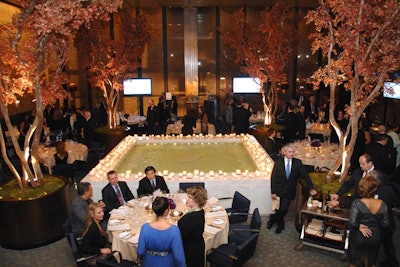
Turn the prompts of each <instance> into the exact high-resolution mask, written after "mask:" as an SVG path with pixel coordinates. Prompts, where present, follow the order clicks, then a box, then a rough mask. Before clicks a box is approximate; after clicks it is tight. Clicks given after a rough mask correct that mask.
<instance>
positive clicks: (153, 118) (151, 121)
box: [146, 99, 159, 135]
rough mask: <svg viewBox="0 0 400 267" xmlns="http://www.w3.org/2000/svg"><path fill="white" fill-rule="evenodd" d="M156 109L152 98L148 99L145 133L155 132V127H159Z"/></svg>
mask: <svg viewBox="0 0 400 267" xmlns="http://www.w3.org/2000/svg"><path fill="white" fill-rule="evenodd" d="M158 114H159V113H158V110H157V107H156V106H155V105H154V100H153V99H150V100H149V106H148V108H147V116H146V123H147V134H148V135H149V134H154V133H155V132H156V128H157V127H159V125H158V117H159V115H158Z"/></svg>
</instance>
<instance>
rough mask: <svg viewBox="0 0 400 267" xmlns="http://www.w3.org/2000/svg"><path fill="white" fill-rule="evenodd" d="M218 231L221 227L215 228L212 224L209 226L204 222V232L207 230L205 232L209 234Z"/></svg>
mask: <svg viewBox="0 0 400 267" xmlns="http://www.w3.org/2000/svg"><path fill="white" fill-rule="evenodd" d="M219 231H221V229H219V228H216V227H212V226H210V225H208V224H206V225H205V226H204V232H207V233H209V234H212V235H215V234H216V233H218V232H219Z"/></svg>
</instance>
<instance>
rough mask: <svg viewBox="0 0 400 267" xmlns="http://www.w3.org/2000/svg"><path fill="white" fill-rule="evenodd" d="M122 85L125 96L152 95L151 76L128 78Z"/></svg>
mask: <svg viewBox="0 0 400 267" xmlns="http://www.w3.org/2000/svg"><path fill="white" fill-rule="evenodd" d="M122 85H123V89H124V96H140V95H151V78H132V79H126V80H124V81H123V83H122Z"/></svg>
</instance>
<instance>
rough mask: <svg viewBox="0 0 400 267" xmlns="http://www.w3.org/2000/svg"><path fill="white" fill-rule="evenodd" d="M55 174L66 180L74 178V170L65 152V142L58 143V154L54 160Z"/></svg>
mask: <svg viewBox="0 0 400 267" xmlns="http://www.w3.org/2000/svg"><path fill="white" fill-rule="evenodd" d="M52 165H53V173H54V174H56V175H60V176H63V177H66V178H73V177H74V169H73V167H72V166H71V165H69V164H68V152H67V151H65V142H64V141H57V142H56V154H54V160H53V164H52Z"/></svg>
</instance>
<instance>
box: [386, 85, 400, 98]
mask: <svg viewBox="0 0 400 267" xmlns="http://www.w3.org/2000/svg"><path fill="white" fill-rule="evenodd" d="M383 96H384V97H387V98H394V99H400V83H394V82H385V83H384V85H383Z"/></svg>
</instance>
